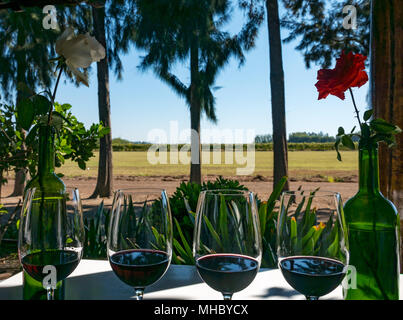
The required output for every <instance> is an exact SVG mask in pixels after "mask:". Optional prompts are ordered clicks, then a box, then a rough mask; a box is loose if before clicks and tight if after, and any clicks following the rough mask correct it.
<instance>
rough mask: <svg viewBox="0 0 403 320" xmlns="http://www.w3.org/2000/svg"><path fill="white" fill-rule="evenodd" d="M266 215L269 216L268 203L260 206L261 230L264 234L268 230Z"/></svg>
mask: <svg viewBox="0 0 403 320" xmlns="http://www.w3.org/2000/svg"><path fill="white" fill-rule="evenodd" d="M266 216H267V203H262V204H260V207H259V221H260V232H261V233H262V235H263V234H264V233H265V231H266Z"/></svg>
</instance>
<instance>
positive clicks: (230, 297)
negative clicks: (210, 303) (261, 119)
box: [222, 293, 232, 300]
mask: <svg viewBox="0 0 403 320" xmlns="http://www.w3.org/2000/svg"><path fill="white" fill-rule="evenodd" d="M222 295H223V297H224V300H232V293H223V294H222Z"/></svg>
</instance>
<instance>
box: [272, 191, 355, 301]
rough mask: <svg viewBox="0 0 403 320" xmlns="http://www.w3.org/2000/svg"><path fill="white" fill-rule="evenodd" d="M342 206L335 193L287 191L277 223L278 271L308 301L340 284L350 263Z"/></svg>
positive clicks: (338, 196)
mask: <svg viewBox="0 0 403 320" xmlns="http://www.w3.org/2000/svg"><path fill="white" fill-rule="evenodd" d="M346 230H347V229H346V224H345V220H344V213H343V205H342V200H341V196H340V194H338V193H336V192H327V191H318V189H316V190H313V191H303V190H297V191H287V192H284V193H283V194H282V196H281V202H280V212H279V215H278V222H277V255H278V259H279V268H280V270H281V272H282V274H283V276H284V278H285V279H286V281H287V282H288V284H289V285H290V286H291V287H293V288H294V289H295V290H296V291H298V292H299V293H301V294H303V295H304V296H305V297H306V299H307V300H318V299H319V297H321V296H324V295H326V294H328V293H330V292H331V291H333V290H334V289H335V288H336V287H337V286H338V285H339V284H340V283H341V281H342V280H343V278H344V276H345V274H346V272H347V265H348V262H349V252H348V237H347V233H346Z"/></svg>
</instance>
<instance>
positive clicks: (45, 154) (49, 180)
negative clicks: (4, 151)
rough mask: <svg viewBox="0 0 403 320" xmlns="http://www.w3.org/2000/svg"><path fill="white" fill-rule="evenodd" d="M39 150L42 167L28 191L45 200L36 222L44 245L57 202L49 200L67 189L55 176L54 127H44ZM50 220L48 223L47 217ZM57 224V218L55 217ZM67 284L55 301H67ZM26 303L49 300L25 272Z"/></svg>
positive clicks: (58, 290) (60, 286)
mask: <svg viewBox="0 0 403 320" xmlns="http://www.w3.org/2000/svg"><path fill="white" fill-rule="evenodd" d="M38 132H39V150H38V156H39V158H38V167H37V174H36V175H35V176H34V177H33V178H32V179H31V180H30V181H29V182H28V183H27V185H26V187H25V190H28V189H29V188H36V189H37V190H38V191H40V192H41V194H42V197H43V199H44V200H45V199H46V201H43V204H42V206H40V207H38V209H37V210H35V214H34V215H33V218H35V219H36V220H37V221H38V223H41V224H42V225H43V238H44V242H46V241H47V239H46V234H47V230H46V228H47V226H52V225H53V223H52V221H51V220H52V219H51V218H50V219H49V217H51V216H52V214H50V215H49V214H46V215H45V214H44V212H46V213H49V212H50V213H52V211H54V212H55V215H56V213H57V210H55V208H54V205H56V203H57V201H53V202H52V201H49V199H52V198H55V199H56V198H57V197H60V195H62V194H64V193H65V192H66V186H65V185H64V183H63V181H62V180H61V179H60V178H59V177H58V176H57V175H56V174H55V129H54V128H53V127H51V126H47V125H43V126H40V127H39V130H38ZM45 216H46V221H44V220H45V218H44V217H45ZM55 220H56V217H55ZM64 291H65V286H64V281H60V282H58V283H57V285H56V289H55V291H54V299H55V300H63V299H64ZM23 299H24V300H46V299H47V292H46V289H45V288H44V287H43V285H42V283H40V282H39V281H37V280H35V279H34V278H32V277H31V276H30V275H28V273H26V272H25V271H23Z"/></svg>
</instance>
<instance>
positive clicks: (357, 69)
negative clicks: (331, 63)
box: [315, 51, 368, 100]
mask: <svg viewBox="0 0 403 320" xmlns="http://www.w3.org/2000/svg"><path fill="white" fill-rule="evenodd" d="M366 59H367V57H366V56H363V55H362V54H353V53H352V52H349V53H348V54H347V55H345V54H344V51H343V52H342V53H341V56H340V58H338V59H337V62H336V67H335V68H334V69H321V70H319V71H318V78H317V79H318V80H319V81H318V82H317V83H316V84H315V86H316V88H317V89H318V92H319V97H318V100H320V99H324V98H326V97H327V96H328V95H329V94H332V95H334V96H336V97H339V98H340V99H342V100H344V92H345V91H346V90H347V89H349V88H352V87H361V86H362V85H363V84H365V83H366V82H367V81H368V75H367V73H366V72H365V70H364V69H365V64H364V61H365V60H366Z"/></svg>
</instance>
